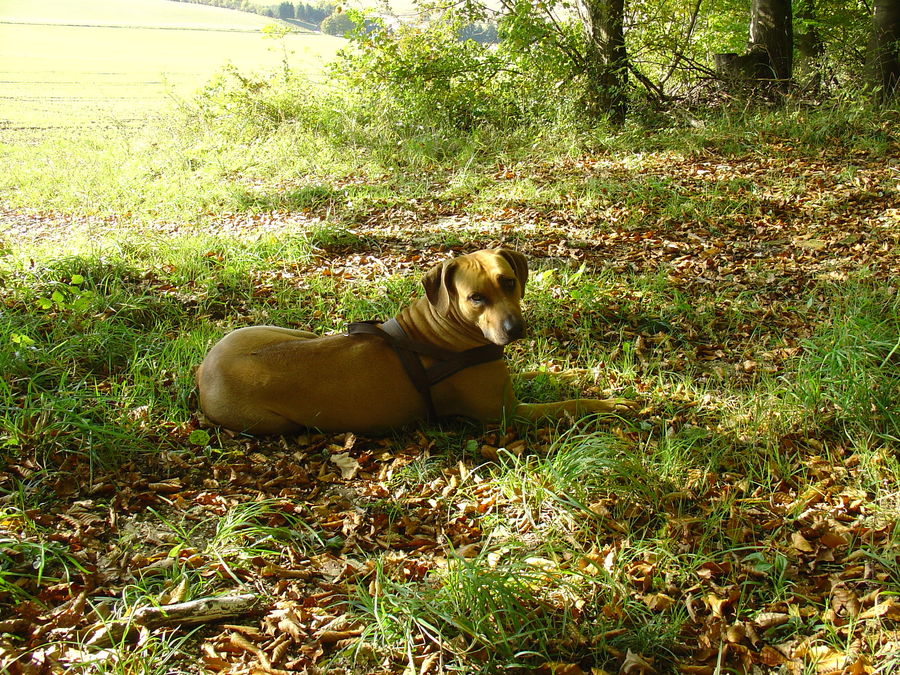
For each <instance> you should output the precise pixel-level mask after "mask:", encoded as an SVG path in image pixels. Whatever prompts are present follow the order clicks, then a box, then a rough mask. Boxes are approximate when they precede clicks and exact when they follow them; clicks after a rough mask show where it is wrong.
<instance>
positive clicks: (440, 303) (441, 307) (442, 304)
mask: <svg viewBox="0 0 900 675" xmlns="http://www.w3.org/2000/svg"><path fill="white" fill-rule="evenodd" d="M455 269H456V261H455V260H445V261H444V262H443V263H441V264H440V265H435V266H434V267H432V268H431V269H430V270H428V273H427V274H426V275H425V278H424V279H422V285H423V286H424V287H425V297H426V298H428V302H430V303H431V304H432V305H433V306H434V307H436V308H437V310H438V311H439V312H441V313H442V314H446V313H447V312H448V311H449V310H450V291H451V288H452V286H453V272H454V270H455Z"/></svg>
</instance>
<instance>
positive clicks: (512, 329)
mask: <svg viewBox="0 0 900 675" xmlns="http://www.w3.org/2000/svg"><path fill="white" fill-rule="evenodd" d="M503 331H504V332H505V333H506V337H507V339H508V340H509V341H510V342H512V341H513V340H518V339H520V338H523V337H525V324H524V323H523V322H522V319H519V318H517V317H514V316H508V317H506V318H505V319H503Z"/></svg>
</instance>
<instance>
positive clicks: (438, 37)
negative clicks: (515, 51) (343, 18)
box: [335, 13, 522, 130]
mask: <svg viewBox="0 0 900 675" xmlns="http://www.w3.org/2000/svg"><path fill="white" fill-rule="evenodd" d="M350 14H351V16H352V18H354V21H355V23H356V29H355V30H354V32H352V33H350V34H349V35H348V37H349V38H350V39H351V41H352V45H351V47H350V48H348V49H346V50H344V52H343V53H342V55H341V59H340V61H339V62H338V64H337V65H336V67H335V71H336V74H337V75H338V76H339V77H340V78H341V79H342V80H343V81H344V82H345V83H346V84H347V85H348V89H349V90H351V91H356V92H359V93H360V94H361V95H362V96H364V97H365V98H366V99H367V100H369V101H370V102H374V101H376V100H378V101H380V102H382V103H383V104H384V105H385V106H386V107H391V108H393V109H394V110H395V111H396V113H397V115H398V116H399V118H400V119H399V120H398V121H400V122H410V123H411V122H415V123H416V124H423V123H434V124H436V125H438V126H444V125H446V126H447V127H449V128H454V129H460V130H466V129H471V128H474V127H477V126H479V125H482V124H493V125H498V126H509V124H510V123H511V122H514V121H516V120H518V119H519V117H520V113H521V112H522V108H521V101H522V99H521V96H520V86H519V84H520V78H519V74H518V73H516V72H514V71H512V70H511V69H509V68H508V65H509V64H508V63H507V62H506V60H505V59H504V58H503V57H502V56H500V55H499V54H498V52H497V50H496V49H493V48H491V47H489V46H486V45H483V44H479V43H477V42H475V41H473V40H465V41H460V40H459V38H458V36H459V31H460V29H461V28H463V27H464V25H465V23H464V22H463V21H462V20H461V19H459V18H458V17H456V16H455V15H453V14H452V13H448V15H446V16H445V17H444V18H443V19H441V20H436V21H433V22H431V23H430V24H429V25H428V26H427V27H425V28H421V27H419V26H410V25H400V26H399V27H397V28H395V29H388V28H387V27H386V26H385V25H384V24H383V23H382V22H381V21H380V20H377V19H376V20H371V21H368V22H366V21H364V20H363V17H362V16H361V15H355V16H353V13H350Z"/></svg>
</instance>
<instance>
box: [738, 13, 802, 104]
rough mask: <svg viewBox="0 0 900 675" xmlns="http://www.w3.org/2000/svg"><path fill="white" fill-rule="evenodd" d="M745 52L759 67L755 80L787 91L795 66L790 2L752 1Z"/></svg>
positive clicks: (781, 90) (778, 89)
mask: <svg viewBox="0 0 900 675" xmlns="http://www.w3.org/2000/svg"><path fill="white" fill-rule="evenodd" d="M747 51H748V53H749V54H755V55H757V59H758V62H759V63H760V66H761V67H760V69H759V72H758V73H757V76H756V79H757V80H760V81H766V80H768V81H774V82H773V84H774V87H773V88H774V89H775V90H777V91H780V92H786V91H787V89H788V88H789V86H790V81H791V77H792V75H793V65H794V31H793V21H792V14H791V0H753V2H752V5H751V8H750V44H749V45H748V50H747Z"/></svg>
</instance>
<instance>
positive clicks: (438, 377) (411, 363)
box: [347, 319, 503, 422]
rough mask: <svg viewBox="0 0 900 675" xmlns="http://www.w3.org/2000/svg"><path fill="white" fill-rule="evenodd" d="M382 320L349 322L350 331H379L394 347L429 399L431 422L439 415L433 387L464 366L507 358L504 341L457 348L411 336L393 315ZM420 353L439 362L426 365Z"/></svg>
mask: <svg viewBox="0 0 900 675" xmlns="http://www.w3.org/2000/svg"><path fill="white" fill-rule="evenodd" d="M378 323H379V322H378V321H359V322H356V323H351V324H350V325H348V326H347V335H360V334H364V335H376V336H378V337H380V338H382V339H383V340H385V341H386V342H387V343H388V344H389V345H390V346H391V347H393V349H394V351H395V352H396V353H397V357H398V358H399V359H400V363H402V364H403V369H404V370H405V371H406V375H407V376H408V377H409V379H410V381H411V382H412V384H413V386H414V387H415V388H416V391H418V392H419V395H420V396H421V397H422V400H423V401H424V402H425V408H426V410H427V411H428V421H429V422H433V421H435V420H436V419H437V418H438V414H437V409H436V408H435V406H434V400H433V399H432V397H431V387H433V386H434V385H436V384H437V383H438V382H441V381H443V380H445V379H447V378H448V377H450V376H451V375H455V374H456V373H458V372H459V371H461V370H465V369H466V368H470V367H472V366H477V365H479V364H482V363H488V362H490V361H497V360H498V359H501V358H503V347H501V346H500V345H493V344H487V345H482V346H480V347H474V348H473V349H467V350H465V351H462V352H454V351H451V350H449V349H442V348H441V347H436V346H435V345H432V344H428V343H427V342H417V341H415V340H410V339H409V338H408V337H407V336H406V333H405V332H404V330H403V328H402V327H401V326H400V324H399V323H397V320H396V319H391V320H390V321H387V322H385V323H383V324H381V325H380V326H379V325H378ZM420 355H421V356H428V357H430V358H432V359H434V360H435V363H433V364H432V365H431V366H429V367H428V368H425V366H423V365H422V360H421V359H420V358H419V356H420Z"/></svg>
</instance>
